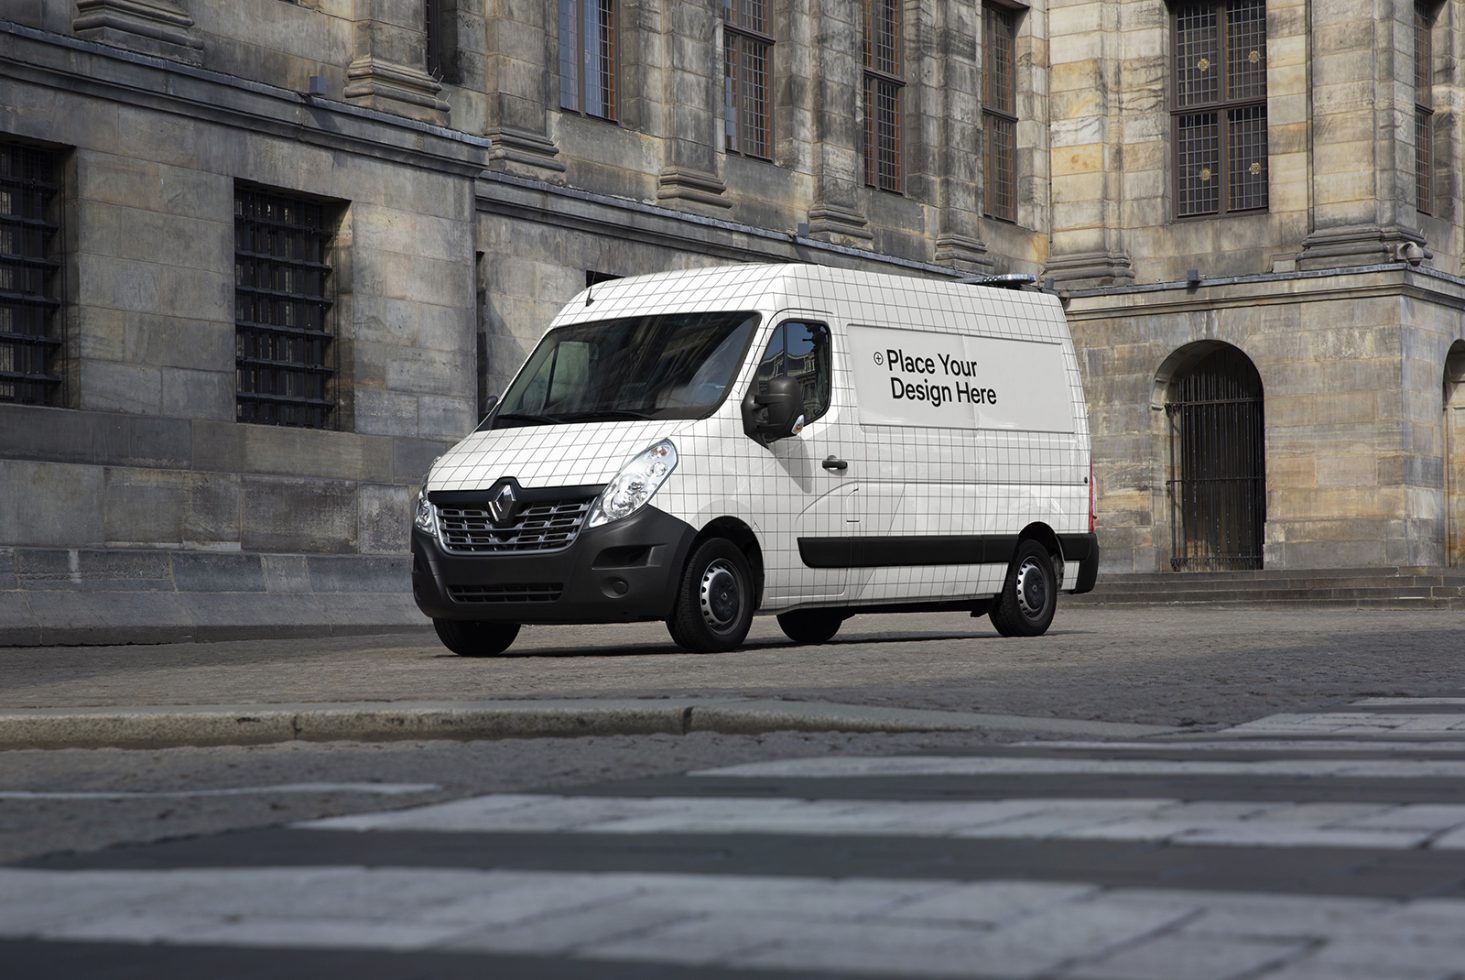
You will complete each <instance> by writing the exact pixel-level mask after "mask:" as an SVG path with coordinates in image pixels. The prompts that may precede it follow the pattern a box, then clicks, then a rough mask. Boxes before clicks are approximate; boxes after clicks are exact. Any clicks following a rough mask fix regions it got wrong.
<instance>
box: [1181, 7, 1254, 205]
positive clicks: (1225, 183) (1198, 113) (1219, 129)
mask: <svg viewBox="0 0 1465 980" xmlns="http://www.w3.org/2000/svg"><path fill="white" fill-rule="evenodd" d="M1243 5H1245V6H1259V7H1260V8H1261V19H1260V25H1261V32H1260V40H1261V51H1263V52H1264V51H1266V48H1267V42H1268V40H1269V39H1268V35H1267V30H1266V4H1265V3H1264V2H1263V0H1185V2H1178V3H1173V4H1172V5H1171V7H1170V11H1169V17H1170V35H1171V40H1170V65H1169V85H1170V167H1171V194H1172V195H1173V199H1174V203H1173V209H1172V210H1173V214H1174V217H1175V219H1176V220H1178V221H1188V220H1191V219H1197V218H1199V219H1205V218H1220V217H1228V216H1231V215H1243V214H1264V213H1266V212H1267V211H1269V210H1270V208H1271V186H1270V185H1271V145H1270V138H1269V133H1268V116H1269V114H1268V92H1267V57H1268V55H1267V54H1264V53H1263V54H1260V57H1259V60H1260V69H1259V71H1260V74H1259V76H1258V77H1259V79H1260V92H1259V93H1256V94H1252V95H1247V96H1245V97H1235V98H1233V97H1230V94H1229V89H1230V88H1231V86H1232V76H1233V72H1232V68H1231V57H1230V55H1231V49H1230V46H1231V31H1230V26H1231V14H1232V9H1233V8H1236V7H1241V6H1243ZM1197 10H1202V11H1203V10H1210V11H1213V12H1214V15H1215V21H1214V25H1215V35H1216V37H1215V57H1216V66H1217V72H1216V81H1215V92H1216V95H1215V97H1214V98H1211V99H1198V100H1194V101H1189V102H1184V103H1183V104H1182V98H1183V93H1182V91H1181V89H1182V85H1181V82H1180V76H1181V54H1182V52H1181V46H1182V32H1181V22H1180V18H1181V14H1182V12H1190V11H1197ZM1253 53H1258V52H1257V50H1256V49H1253ZM1203 60H1204V59H1203ZM1205 70H1206V69H1205V68H1202V69H1201V71H1202V72H1204V71H1205ZM1241 113H1250V114H1252V119H1251V121H1252V122H1253V123H1259V125H1260V128H1259V130H1257V132H1259V133H1260V137H1261V149H1262V153H1261V155H1260V159H1259V160H1255V161H1253V163H1252V166H1254V167H1259V168H1260V169H1259V170H1258V171H1257V172H1256V176H1259V177H1260V178H1261V180H1260V181H1259V182H1258V183H1257V184H1255V185H1254V190H1256V191H1257V192H1258V193H1259V203H1255V204H1250V205H1245V206H1241V207H1237V206H1234V202H1233V200H1232V199H1233V197H1234V196H1235V193H1236V190H1235V188H1234V187H1233V177H1232V171H1233V169H1234V168H1235V166H1236V165H1237V156H1238V154H1236V153H1235V148H1234V147H1233V146H1232V142H1233V136H1234V135H1235V134H1234V133H1233V126H1234V125H1235V122H1236V120H1235V119H1234V118H1233V117H1235V116H1236V115H1237V114H1241ZM1205 116H1210V117H1212V122H1211V124H1210V125H1211V126H1213V127H1214V137H1213V140H1214V147H1215V149H1214V154H1215V168H1216V173H1215V179H1216V181H1217V184H1216V191H1215V195H1216V204H1215V208H1214V209H1211V210H1202V209H1200V208H1199V207H1189V206H1188V205H1187V200H1188V199H1187V197H1186V187H1185V181H1186V176H1185V171H1186V168H1185V167H1184V166H1183V162H1184V161H1183V159H1182V157H1183V154H1184V153H1185V152H1186V146H1187V144H1186V142H1185V141H1184V140H1183V137H1184V135H1185V134H1186V132H1187V128H1186V127H1185V124H1184V122H1183V120H1184V119H1185V117H1197V118H1200V117H1205ZM1197 128H1198V127H1197ZM1207 169H1209V168H1207V167H1202V168H1201V172H1204V171H1205V170H1207ZM1248 169H1249V168H1248ZM1200 179H1201V181H1202V182H1203V183H1204V182H1209V180H1210V178H1208V177H1204V176H1202V177H1201V178H1200Z"/></svg>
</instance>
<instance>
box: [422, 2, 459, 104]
mask: <svg viewBox="0 0 1465 980" xmlns="http://www.w3.org/2000/svg"><path fill="white" fill-rule="evenodd" d="M422 30H423V34H424V35H425V38H426V41H425V45H426V53H425V54H426V58H425V63H426V67H427V73H428V74H429V75H431V76H432V77H433V78H435V79H437V81H439V82H441V83H443V84H445V85H457V84H458V83H459V82H461V81H462V76H461V74H460V72H459V70H458V2H457V0H422Z"/></svg>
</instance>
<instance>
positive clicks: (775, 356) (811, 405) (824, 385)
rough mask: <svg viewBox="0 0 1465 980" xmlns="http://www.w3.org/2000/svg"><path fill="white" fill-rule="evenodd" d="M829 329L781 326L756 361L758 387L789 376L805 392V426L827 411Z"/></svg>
mask: <svg viewBox="0 0 1465 980" xmlns="http://www.w3.org/2000/svg"><path fill="white" fill-rule="evenodd" d="M829 364H830V362H829V328H828V327H826V326H825V325H824V324H822V323H804V322H802V321H799V320H789V321H787V322H785V323H780V324H779V325H778V326H777V327H776V328H775V329H774V331H773V337H772V338H771V339H770V340H769V341H768V347H767V349H766V350H764V351H763V356H762V357H761V358H760V359H759V361H758V372H757V379H758V384H759V385H760V386H761V385H766V384H767V383H768V382H769V381H771V380H772V379H774V378H778V377H784V376H786V377H790V378H793V379H794V380H795V381H797V382H798V383H799V387H800V388H802V389H803V392H804V424H805V425H808V424H809V423H810V422H812V421H814V420H815V419H817V418H819V417H820V416H821V415H823V414H824V413H825V412H827V411H829V389H830V366H829Z"/></svg>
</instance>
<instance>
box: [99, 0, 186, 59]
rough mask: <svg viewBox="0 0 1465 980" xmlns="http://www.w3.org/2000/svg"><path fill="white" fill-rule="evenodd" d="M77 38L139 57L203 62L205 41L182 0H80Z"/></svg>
mask: <svg viewBox="0 0 1465 980" xmlns="http://www.w3.org/2000/svg"><path fill="white" fill-rule="evenodd" d="M71 29H72V30H73V31H75V32H76V36H77V37H82V38H85V39H87V40H88V41H97V42H99V43H101V44H110V45H112V46H113V47H118V48H126V49H127V50H129V51H136V52H138V53H139V54H148V55H153V56H155V57H158V58H167V59H169V60H171V61H181V62H184V63H185V64H190V65H199V64H202V63H203V41H201V40H199V39H198V37H197V36H196V35H195V34H194V30H193V18H192V17H190V16H189V15H188V13H187V12H186V11H185V10H183V8H182V7H181V6H180V4H179V3H178V0H76V17H75V18H74V19H73V20H72V22H71Z"/></svg>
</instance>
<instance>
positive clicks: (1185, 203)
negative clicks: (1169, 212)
mask: <svg viewBox="0 0 1465 980" xmlns="http://www.w3.org/2000/svg"><path fill="white" fill-rule="evenodd" d="M1176 129H1177V133H1176V143H1177V146H1176V150H1177V153H1176V156H1177V166H1178V170H1179V174H1178V176H1179V180H1178V184H1179V191H1180V193H1179V202H1178V203H1179V207H1178V210H1179V213H1180V214H1181V216H1182V217H1184V216H1188V215H1195V214H1215V213H1216V211H1217V210H1219V208H1220V202H1221V174H1220V165H1221V161H1220V156H1221V154H1220V139H1219V134H1218V127H1217V121H1216V114H1215V113H1214V112H1199V113H1190V114H1187V115H1182V116H1180V117H1179V119H1178V120H1177V127H1176Z"/></svg>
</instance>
